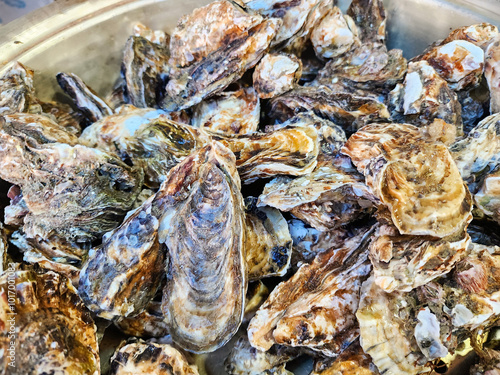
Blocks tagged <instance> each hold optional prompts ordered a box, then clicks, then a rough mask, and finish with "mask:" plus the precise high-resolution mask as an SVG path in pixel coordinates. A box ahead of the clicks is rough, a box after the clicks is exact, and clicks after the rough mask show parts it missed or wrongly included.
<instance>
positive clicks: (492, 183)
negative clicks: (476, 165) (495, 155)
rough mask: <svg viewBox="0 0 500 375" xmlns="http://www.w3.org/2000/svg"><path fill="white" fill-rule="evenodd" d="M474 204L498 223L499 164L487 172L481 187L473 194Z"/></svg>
mask: <svg viewBox="0 0 500 375" xmlns="http://www.w3.org/2000/svg"><path fill="white" fill-rule="evenodd" d="M474 200H475V203H476V206H477V207H478V208H479V209H480V210H481V211H482V212H483V213H484V214H485V215H486V216H487V217H490V218H492V219H493V220H495V221H496V222H497V223H500V165H499V166H498V167H497V168H496V170H495V171H494V172H492V173H490V174H488V175H487V176H486V177H485V178H484V181H483V183H482V186H481V189H480V190H479V191H478V192H477V193H476V194H475V195H474Z"/></svg>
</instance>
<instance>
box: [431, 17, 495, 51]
mask: <svg viewBox="0 0 500 375" xmlns="http://www.w3.org/2000/svg"><path fill="white" fill-rule="evenodd" d="M497 35H498V28H497V27H496V26H495V25H492V24H491V23H486V22H484V23H476V24H474V25H470V26H463V27H459V28H458V29H455V30H453V31H452V32H451V33H450V34H449V35H448V36H447V37H446V38H445V39H444V40H443V41H441V42H439V43H438V45H444V44H447V43H449V42H451V41H453V40H465V41H467V42H470V43H472V44H474V45H476V46H478V47H481V48H482V49H483V50H484V49H486V48H487V47H488V45H489V44H490V43H491V41H492V39H493V38H494V37H496V36H497ZM431 48H432V47H431Z"/></svg>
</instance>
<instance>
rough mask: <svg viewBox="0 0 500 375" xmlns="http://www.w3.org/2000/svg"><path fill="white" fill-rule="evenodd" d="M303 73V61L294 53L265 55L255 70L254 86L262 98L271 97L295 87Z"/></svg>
mask: <svg viewBox="0 0 500 375" xmlns="http://www.w3.org/2000/svg"><path fill="white" fill-rule="evenodd" d="M301 74H302V62H301V61H300V60H299V59H298V58H297V57H295V56H294V55H286V54H282V53H281V54H277V53H270V54H267V55H265V56H264V57H263V58H262V59H261V60H260V62H259V63H258V64H257V66H256V67H255V70H254V72H253V86H254V87H255V90H256V91H257V93H258V94H259V97H260V98H261V99H271V98H274V97H275V96H278V95H281V94H283V93H285V92H287V91H290V90H291V89H293V88H294V86H295V85H296V83H297V81H298V80H299V78H300V76H301Z"/></svg>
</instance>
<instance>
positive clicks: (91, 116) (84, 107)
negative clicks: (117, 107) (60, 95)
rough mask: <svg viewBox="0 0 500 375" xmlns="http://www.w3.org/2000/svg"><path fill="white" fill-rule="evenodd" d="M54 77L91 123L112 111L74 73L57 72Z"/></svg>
mask: <svg viewBox="0 0 500 375" xmlns="http://www.w3.org/2000/svg"><path fill="white" fill-rule="evenodd" d="M56 78H57V82H58V83H59V86H61V88H62V89H63V91H64V92H65V93H66V94H68V95H69V96H70V97H71V99H72V100H73V102H74V103H75V105H76V107H77V108H78V109H79V110H80V111H81V112H82V113H83V115H84V116H85V117H86V118H87V119H88V120H89V121H90V122H91V123H92V122H95V121H97V120H100V119H102V118H103V117H105V116H108V115H111V114H112V113H113V110H112V109H111V107H110V106H109V105H108V104H107V103H106V102H105V101H104V99H102V98H100V97H99V96H98V95H97V94H96V93H95V92H94V90H92V89H91V88H90V87H88V86H87V85H86V84H85V82H83V81H82V80H81V78H80V77H78V76H77V75H76V74H73V73H58V74H57V76H56Z"/></svg>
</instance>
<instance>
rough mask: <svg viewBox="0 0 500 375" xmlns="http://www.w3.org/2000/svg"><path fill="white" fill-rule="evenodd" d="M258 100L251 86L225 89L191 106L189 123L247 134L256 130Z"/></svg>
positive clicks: (200, 126) (258, 111)
mask: <svg viewBox="0 0 500 375" xmlns="http://www.w3.org/2000/svg"><path fill="white" fill-rule="evenodd" d="M259 120H260V100H259V97H258V95H257V92H256V91H255V89H254V88H253V87H246V88H241V89H239V90H236V91H229V92H227V91H225V92H222V93H220V94H219V95H216V96H213V97H211V98H210V99H205V100H204V101H202V102H201V103H200V104H198V105H197V106H195V107H194V108H193V116H192V119H191V123H192V125H193V126H195V127H197V128H206V129H210V130H212V131H216V132H222V133H228V134H249V133H253V132H256V131H257V128H258V127H259Z"/></svg>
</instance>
